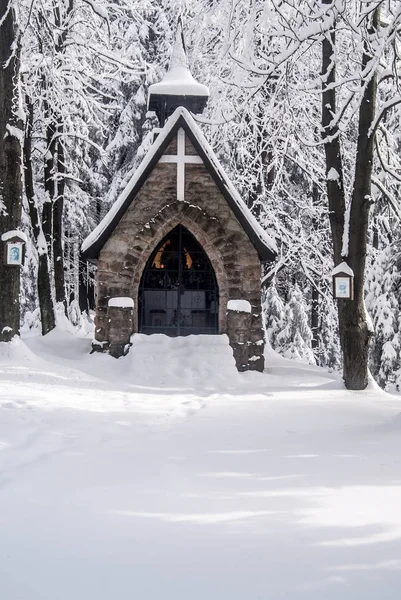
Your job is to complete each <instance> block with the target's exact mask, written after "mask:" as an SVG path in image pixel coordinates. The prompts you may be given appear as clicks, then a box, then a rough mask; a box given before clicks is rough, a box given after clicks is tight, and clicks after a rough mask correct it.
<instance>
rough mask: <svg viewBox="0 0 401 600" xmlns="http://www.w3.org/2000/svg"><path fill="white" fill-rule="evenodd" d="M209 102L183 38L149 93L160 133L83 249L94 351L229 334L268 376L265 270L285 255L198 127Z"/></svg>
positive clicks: (251, 365) (243, 363)
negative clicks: (91, 293) (91, 284)
mask: <svg viewBox="0 0 401 600" xmlns="http://www.w3.org/2000/svg"><path fill="white" fill-rule="evenodd" d="M208 97H209V90H208V88H207V87H206V86H204V85H202V84H200V83H198V82H197V81H196V80H195V79H194V78H193V76H192V75H191V73H190V71H189V69H188V64H187V58H186V54H185V49H184V44H183V39H182V32H181V31H180V30H179V31H178V34H177V38H176V41H175V44H174V47H173V51H172V56H171V61H170V68H169V71H168V72H167V74H166V75H165V77H164V78H163V80H162V81H161V82H159V83H156V84H154V85H151V86H150V88H149V104H148V106H149V110H151V111H155V112H156V115H157V117H158V119H159V123H160V128H158V129H156V130H155V131H153V134H152V135H153V143H152V145H151V146H150V149H149V151H148V152H147V154H146V156H145V157H144V159H143V160H142V163H141V164H140V165H139V167H138V169H137V170H136V172H135V174H134V175H133V177H132V179H131V181H130V182H129V183H128V185H127V186H126V188H125V189H124V191H123V192H122V194H121V195H120V197H119V198H118V199H117V200H116V202H115V203H114V205H113V206H112V207H111V209H110V210H109V212H108V214H107V215H106V216H105V217H104V219H103V220H102V221H101V222H100V223H99V225H98V226H97V227H96V228H95V230H94V231H93V232H92V233H91V234H90V235H89V236H88V238H87V239H86V240H85V242H84V244H83V247H82V251H83V258H84V259H86V260H89V261H92V262H96V263H97V273H96V317H95V326H96V327H95V340H94V344H93V349H94V350H99V351H106V352H109V353H110V354H112V355H113V356H115V357H119V356H121V355H123V354H125V353H126V352H127V351H128V350H129V343H130V337H131V335H132V334H136V333H142V334H165V335H170V336H180V335H190V334H207V335H216V334H227V335H228V338H229V342H230V345H231V346H232V349H233V354H234V358H235V362H236V365H237V368H238V370H239V371H245V370H249V369H252V370H258V371H262V370H263V368H264V358H263V350H264V332H263V326H262V311H261V263H262V262H269V261H272V260H274V258H275V256H276V247H275V243H274V241H273V240H272V239H271V238H270V237H269V236H268V235H267V233H266V231H265V230H264V229H263V228H262V227H261V226H260V225H259V223H258V222H257V220H256V219H255V217H254V216H253V215H252V213H251V212H250V211H249V209H248V208H247V206H246V204H245V202H244V201H243V200H242V198H241V197H240V196H239V194H238V193H237V191H236V190H235V189H234V187H233V185H232V183H231V182H230V181H229V179H228V177H227V175H226V174H225V172H224V170H223V168H222V166H221V165H220V163H219V161H218V159H217V157H216V155H215V153H214V152H213V150H212V149H211V147H210V146H209V144H208V142H207V141H206V139H205V137H204V135H203V133H202V131H201V129H200V128H199V126H198V124H197V123H196V121H195V120H194V117H193V115H196V114H199V113H201V112H202V111H203V109H204V108H205V106H206V102H207V100H208Z"/></svg>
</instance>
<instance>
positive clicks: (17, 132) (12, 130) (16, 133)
mask: <svg viewBox="0 0 401 600" xmlns="http://www.w3.org/2000/svg"><path fill="white" fill-rule="evenodd" d="M6 131H7V133H8V135H10V136H11V137H15V138H17V140H18V141H19V143H20V144H21V145H22V144H23V142H24V131H23V130H22V129H20V128H19V127H14V125H6Z"/></svg>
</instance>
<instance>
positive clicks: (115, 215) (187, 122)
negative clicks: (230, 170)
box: [82, 107, 277, 260]
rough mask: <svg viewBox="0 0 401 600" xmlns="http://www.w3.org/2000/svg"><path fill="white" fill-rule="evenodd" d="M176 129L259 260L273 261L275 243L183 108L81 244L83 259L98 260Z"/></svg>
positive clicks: (166, 126) (175, 114) (174, 115)
mask: <svg viewBox="0 0 401 600" xmlns="http://www.w3.org/2000/svg"><path fill="white" fill-rule="evenodd" d="M180 127H182V128H183V129H184V130H185V132H186V134H187V135H188V138H189V139H190V141H191V142H192V144H193V146H194V147H195V149H196V150H197V152H198V154H199V156H200V157H201V158H202V160H203V162H204V164H205V166H206V168H207V169H208V171H209V173H210V174H211V176H212V177H213V179H214V181H215V183H216V185H217V186H218V188H219V189H220V191H221V193H222V194H223V196H224V197H225V198H226V200H227V202H228V204H229V206H230V207H231V209H232V211H233V212H234V214H235V216H236V218H237V219H238V221H239V222H240V223H241V225H242V227H243V228H244V230H245V232H246V233H247V234H248V237H249V239H250V240H251V242H252V243H253V245H254V246H255V248H256V250H257V251H258V253H259V255H260V256H261V258H262V259H263V260H273V259H274V258H275V256H276V254H277V246H276V243H275V241H274V240H273V239H272V238H271V237H270V236H269V234H268V233H267V232H266V230H265V229H263V227H262V226H261V225H260V223H259V222H258V221H257V220H256V218H255V217H254V215H253V214H252V213H251V212H250V210H249V209H248V207H247V206H246V205H245V203H244V201H243V200H242V198H241V196H240V195H239V193H238V192H237V190H236V189H235V188H234V186H233V184H232V183H231V181H230V179H229V177H228V175H227V174H226V173H225V171H224V169H223V167H222V166H221V164H220V163H219V161H218V159H217V156H216V155H215V153H214V152H213V150H212V148H211V146H210V145H209V143H208V142H207V141H206V139H205V136H204V135H203V133H202V131H201V130H200V128H199V126H198V125H197V124H196V123H195V121H194V119H193V117H192V116H191V115H190V113H189V112H188V111H187V109H186V108H184V107H179V108H177V109H176V110H175V112H174V113H173V114H172V115H171V117H170V118H169V119H168V121H167V123H166V125H165V126H164V127H163V129H162V130H161V132H160V134H159V135H158V137H157V139H156V141H155V142H154V143H153V145H152V146H151V148H150V150H149V152H148V153H147V154H146V156H145V158H144V159H143V161H142V162H141V164H140V165H139V167H138V169H137V170H136V171H135V173H134V175H133V176H132V178H131V180H130V181H129V183H128V185H127V186H126V188H125V189H124V191H123V192H122V194H121V195H120V196H119V198H118V199H117V200H116V201H115V203H114V204H113V206H112V207H111V208H110V210H109V212H108V213H107V215H106V216H105V217H104V218H103V219H102V221H101V222H100V223H99V225H98V226H97V227H96V228H95V229H94V230H93V231H92V233H91V234H90V235H89V236H88V237H87V238H86V240H85V241H84V243H83V244H82V252H83V256H84V258H87V259H94V258H97V257H98V255H99V252H100V251H101V249H102V248H103V246H104V244H105V243H106V241H107V240H108V238H109V237H110V235H111V234H112V232H113V231H114V229H115V227H116V226H117V224H118V222H119V221H120V219H121V217H122V216H123V215H124V213H125V212H126V210H127V209H128V207H129V205H130V204H131V202H132V201H133V199H134V198H135V196H136V194H137V193H138V192H139V190H140V189H141V187H142V185H143V184H144V183H145V181H146V179H147V178H148V176H149V175H150V173H151V171H152V169H153V167H154V166H155V165H156V164H157V162H158V160H159V159H160V158H161V156H162V154H163V152H164V150H165V149H166V148H167V146H168V144H169V143H170V141H171V140H172V139H173V137H174V135H175V134H176V132H177V131H178V129H179V128H180Z"/></svg>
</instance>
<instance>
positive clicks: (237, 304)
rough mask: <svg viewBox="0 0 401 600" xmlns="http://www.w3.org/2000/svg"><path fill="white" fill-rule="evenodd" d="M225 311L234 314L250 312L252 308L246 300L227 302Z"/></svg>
mask: <svg viewBox="0 0 401 600" xmlns="http://www.w3.org/2000/svg"><path fill="white" fill-rule="evenodd" d="M227 310H232V311H235V312H245V313H250V312H252V308H251V305H250V303H249V302H248V300H229V301H228V302H227Z"/></svg>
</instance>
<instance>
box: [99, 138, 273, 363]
mask: <svg viewBox="0 0 401 600" xmlns="http://www.w3.org/2000/svg"><path fill="white" fill-rule="evenodd" d="M176 146H177V144H176V139H174V141H173V142H172V143H171V144H170V145H169V147H168V148H167V149H166V151H165V154H174V153H176ZM186 154H196V151H195V148H194V147H193V146H192V144H191V143H190V142H189V140H188V139H186ZM176 178H177V165H176V164H169V163H160V162H159V163H157V164H156V166H155V167H154V168H153V170H152V172H151V173H150V175H149V177H148V179H147V180H146V182H145V183H144V185H143V186H142V188H141V189H140V191H139V192H138V194H137V195H136V197H135V198H134V200H133V201H132V202H131V204H130V206H129V208H128V209H127V211H126V213H125V214H124V215H123V217H122V218H121V220H120V221H119V223H118V225H117V227H116V228H115V230H114V231H113V233H112V235H111V236H110V237H109V239H108V240H107V242H106V243H105V245H104V246H103V248H102V250H101V252H100V254H99V258H98V269H97V308H96V321H95V323H96V334H95V338H96V340H97V342H98V343H99V342H100V343H105V344H106V345H107V344H109V343H110V342H111V340H110V337H112V338H113V340H112V344H113V348H114V350H113V352H114V353H115V354H118V351H116V349H115V347H116V343H117V345H118V342H119V340H118V326H116V325H115V324H113V319H112V318H111V314H110V310H109V313H108V301H109V299H110V298H113V297H118V296H125V297H130V298H132V299H133V301H134V307H135V308H134V311H133V313H132V324H131V315H130V316H128V315H127V325H128V327H129V328H132V333H135V332H137V331H138V311H137V308H138V290H139V284H140V281H141V277H142V273H143V270H144V268H145V265H146V263H147V261H148V259H149V257H150V255H151V253H152V252H153V250H154V249H155V248H156V246H157V244H158V243H159V242H160V241H161V240H162V239H163V238H164V236H165V235H167V234H168V233H169V232H170V231H171V230H172V229H173V228H174V227H176V226H177V225H179V224H182V225H183V226H184V227H186V228H187V229H188V230H189V231H190V232H191V233H192V234H193V235H194V236H195V238H196V239H197V240H198V242H199V243H200V244H201V246H202V247H203V249H204V250H205V252H206V254H207V255H208V257H209V259H210V262H211V264H212V266H213V269H214V271H215V274H216V280H217V284H218V288H219V333H226V334H228V337H229V340H230V344H231V346H232V348H233V351H234V357H235V360H236V364H237V368H238V369H239V370H240V371H243V370H247V369H254V370H259V371H261V370H263V367H264V359H263V348H264V339H263V328H262V316H261V285H260V276H261V264H260V258H259V255H258V252H257V251H256V249H255V247H254V246H253V244H252V243H251V241H250V240H249V237H248V236H247V234H246V232H245V231H244V229H243V228H242V226H241V224H240V223H239V221H238V220H237V218H236V217H235V215H234V213H233V212H232V210H231V208H230V207H229V205H228V203H227V201H226V199H225V198H224V196H223V195H222V194H221V192H220V190H219V189H218V187H217V186H216V184H215V182H214V180H213V178H212V177H211V175H210V174H209V172H208V170H207V169H206V167H205V166H204V165H203V164H186V165H185V201H177V179H176ZM231 299H243V300H247V301H248V302H249V303H250V304H251V307H252V311H251V313H250V314H249V313H240V312H233V311H228V312H227V302H228V301H229V300H231ZM120 318H121V317H119V319H120ZM126 329H127V327H126V326H124V327H121V345H122V344H126V339H127V330H126ZM122 338H124V340H123V339H122Z"/></svg>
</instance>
